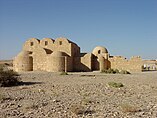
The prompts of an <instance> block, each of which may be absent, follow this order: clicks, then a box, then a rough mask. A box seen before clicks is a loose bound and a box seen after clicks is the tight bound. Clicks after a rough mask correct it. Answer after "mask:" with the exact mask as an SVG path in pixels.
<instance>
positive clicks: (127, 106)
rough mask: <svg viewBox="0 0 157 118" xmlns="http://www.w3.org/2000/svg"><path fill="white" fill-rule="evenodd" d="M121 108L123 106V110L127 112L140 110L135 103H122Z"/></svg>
mask: <svg viewBox="0 0 157 118" xmlns="http://www.w3.org/2000/svg"><path fill="white" fill-rule="evenodd" d="M121 108H122V111H123V112H124V113H127V112H132V113H133V112H139V111H140V110H139V109H138V108H137V107H136V106H133V105H130V104H122V105H121Z"/></svg>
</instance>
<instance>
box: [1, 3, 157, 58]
mask: <svg viewBox="0 0 157 118" xmlns="http://www.w3.org/2000/svg"><path fill="white" fill-rule="evenodd" d="M32 37H35V38H38V39H42V38H46V37H49V38H54V39H55V38H57V37H66V38H68V39H70V40H72V41H73V42H75V43H77V44H78V45H79V46H80V47H81V51H82V52H91V51H92V50H93V48H94V47H95V46H97V45H100V46H105V47H106V48H107V49H108V50H109V53H110V54H111V55H123V56H125V57H128V58H129V57H131V56H133V55H141V56H142V58H144V59H157V0H0V59H11V58H13V57H14V56H15V55H17V54H18V53H19V52H20V51H21V49H22V45H23V43H24V42H25V41H26V40H27V39H28V38H32Z"/></svg>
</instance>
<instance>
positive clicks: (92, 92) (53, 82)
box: [0, 71, 157, 118]
mask: <svg viewBox="0 0 157 118" xmlns="http://www.w3.org/2000/svg"><path fill="white" fill-rule="evenodd" d="M20 78H21V81H23V84H22V85H19V86H14V87H0V118H157V71H152V72H142V73H132V74H128V75H124V74H104V73H100V72H77V73H68V75H60V73H52V72H40V71H39V72H23V73H20ZM109 82H116V83H122V84H123V85H124V86H123V87H120V88H116V87H112V86H110V85H109V84H108V83H109Z"/></svg>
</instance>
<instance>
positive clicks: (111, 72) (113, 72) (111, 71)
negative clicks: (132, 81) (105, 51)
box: [102, 68, 131, 74]
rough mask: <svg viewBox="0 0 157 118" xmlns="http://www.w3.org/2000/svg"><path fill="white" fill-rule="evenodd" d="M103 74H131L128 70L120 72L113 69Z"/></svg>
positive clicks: (104, 71)
mask: <svg viewBox="0 0 157 118" xmlns="http://www.w3.org/2000/svg"><path fill="white" fill-rule="evenodd" d="M102 73H106V74H131V73H130V72H128V71H126V70H121V71H119V70H118V69H111V68H109V69H106V70H103V71H102Z"/></svg>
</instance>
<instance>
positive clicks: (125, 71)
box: [120, 70, 131, 74]
mask: <svg viewBox="0 0 157 118" xmlns="http://www.w3.org/2000/svg"><path fill="white" fill-rule="evenodd" d="M120 74H131V73H130V72H129V71H127V70H121V71H120Z"/></svg>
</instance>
